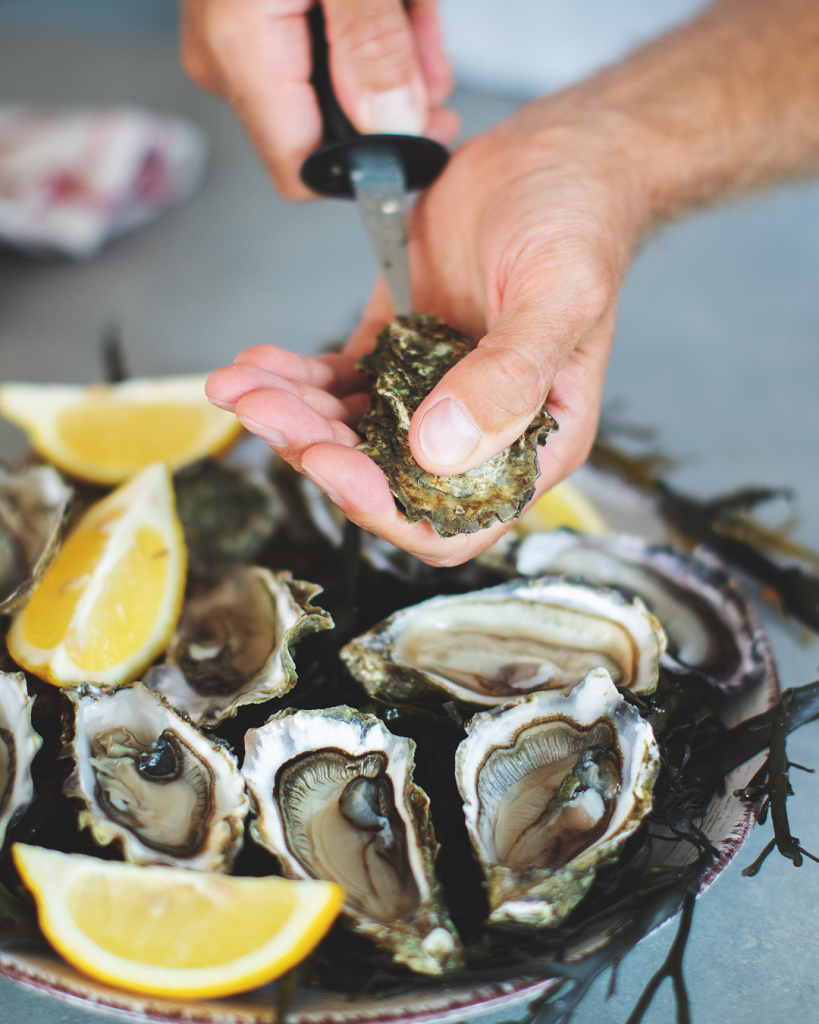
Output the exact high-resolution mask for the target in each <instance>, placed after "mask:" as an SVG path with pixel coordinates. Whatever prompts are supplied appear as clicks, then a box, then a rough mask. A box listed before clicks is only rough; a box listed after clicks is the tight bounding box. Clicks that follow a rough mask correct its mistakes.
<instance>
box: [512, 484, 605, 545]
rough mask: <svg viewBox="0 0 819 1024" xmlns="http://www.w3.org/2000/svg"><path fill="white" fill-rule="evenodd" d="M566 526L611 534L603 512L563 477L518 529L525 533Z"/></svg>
mask: <svg viewBox="0 0 819 1024" xmlns="http://www.w3.org/2000/svg"><path fill="white" fill-rule="evenodd" d="M561 526H566V527H568V528H569V529H572V530H578V531H579V532H580V533H589V534H593V535H594V534H601V533H608V530H609V526H608V523H607V522H606V520H605V519H604V518H603V516H602V515H601V514H600V512H598V511H597V509H596V508H595V507H594V505H592V503H591V502H590V501H589V499H588V498H587V497H586V496H585V494H583V493H582V492H581V491H580V490H578V488H577V487H575V485H574V484H573V483H571V481H569V480H561V482H560V483H559V484H555V486H554V487H553V488H552V489H551V490H550V491H547V492H546V493H545V494H544V495H542V497H540V498H539V499H538V500H537V501H536V502H535V503H534V505H533V506H532V507H531V508H530V509H529V511H528V512H527V513H526V515H525V516H523V517H522V518H521V520H520V522H519V523H518V525H517V527H516V529H517V531H518V532H519V533H522V534H523V535H524V536H526V535H528V534H530V533H535V532H537V531H538V530H557V529H558V528H559V527H561Z"/></svg>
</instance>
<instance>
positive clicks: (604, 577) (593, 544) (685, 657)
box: [517, 530, 771, 691]
mask: <svg viewBox="0 0 819 1024" xmlns="http://www.w3.org/2000/svg"><path fill="white" fill-rule="evenodd" d="M517 571H518V572H519V573H520V574H521V575H523V576H539V575H541V574H542V573H571V574H572V575H575V576H582V577H583V578H585V579H587V580H589V581H590V582H591V583H595V584H602V585H605V586H613V587H619V588H621V589H623V590H626V591H627V592H629V593H631V594H636V595H637V596H638V597H640V598H642V599H643V601H645V603H646V605H647V606H648V608H649V610H650V611H651V612H653V613H654V615H656V616H657V618H658V619H659V620H660V623H661V624H662V626H663V629H664V630H665V632H666V635H667V637H668V650H667V651H666V653H665V654H664V655H663V658H662V663H663V665H665V667H666V668H669V669H671V670H672V671H675V672H688V671H692V670H693V671H694V672H697V673H699V674H700V675H701V676H703V677H704V678H705V679H707V680H708V682H710V683H711V684H712V685H714V686H717V687H719V688H720V689H723V690H729V691H730V690H736V689H738V688H739V687H742V686H749V685H752V684H754V683H756V682H759V680H760V679H763V678H764V677H765V676H766V675H767V674H768V673H769V672H770V671H771V669H770V665H771V657H770V653H769V651H768V648H767V643H766V641H765V637H764V634H763V632H762V628H761V626H760V625H759V622H758V621H757V617H756V615H755V613H754V611H753V609H752V608H751V607H750V606H749V604H748V602H747V601H746V600H745V598H744V597H743V595H742V592H741V591H740V589H739V587H738V586H737V584H736V583H735V582H734V580H732V579H731V577H730V576H729V575H728V571H727V570H726V568H725V566H724V565H723V564H722V562H720V560H719V559H718V558H717V557H716V556H715V555H713V554H711V553H710V552H709V551H706V550H705V549H703V548H697V549H695V550H694V551H692V552H691V553H690V554H682V553H681V552H679V551H675V550H674V548H671V547H668V546H666V545H657V544H647V543H646V542H645V541H643V540H641V539H640V538H639V537H632V536H629V535H627V534H620V535H615V536H606V537H587V536H584V535H582V534H578V533H573V532H572V531H570V530H555V531H553V532H550V533H535V534H532V535H531V536H529V537H527V538H526V540H524V541H523V543H522V544H521V546H520V548H519V550H518V554H517Z"/></svg>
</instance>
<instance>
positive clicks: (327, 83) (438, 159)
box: [301, 4, 449, 199]
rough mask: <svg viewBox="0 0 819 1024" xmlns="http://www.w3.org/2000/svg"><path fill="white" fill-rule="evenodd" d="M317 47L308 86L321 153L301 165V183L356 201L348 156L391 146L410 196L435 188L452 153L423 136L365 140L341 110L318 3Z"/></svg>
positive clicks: (313, 27) (313, 12) (313, 31)
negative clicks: (316, 112)
mask: <svg viewBox="0 0 819 1024" xmlns="http://www.w3.org/2000/svg"><path fill="white" fill-rule="evenodd" d="M307 21H308V23H309V25H310V38H311V41H312V47H313V74H312V75H311V77H310V83H311V85H312V86H313V89H314V90H315V93H316V99H317V101H318V105H319V110H320V111H321V121H322V126H323V130H324V138H323V140H322V144H321V146H320V148H319V149H317V150H316V151H315V153H311V154H310V156H308V157H307V159H306V160H305V161H304V163H303V164H302V168H301V180H302V181H303V182H304V184H305V185H307V187H308V188H311V189H313V191H314V192H318V193H319V194H320V195H323V196H332V197H335V198H343V199H353V198H355V193H354V192H353V186H352V183H351V181H350V154H351V152H352V151H353V150H356V149H361V148H369V147H374V148H377V149H381V150H383V149H384V148H385V146H386V147H389V148H390V149H391V150H392V151H393V152H394V153H395V154H396V156H397V157H398V160H399V161H400V163H401V166H402V167H403V169H404V180H405V183H406V188H407V191H408V192H412V191H415V190H416V189H421V188H426V187H427V185H431V184H432V182H433V181H435V179H436V178H437V177H438V175H439V174H440V173H441V171H442V170H443V169H444V167H445V166H446V162H447V160H448V159H449V153H447V151H446V149H444V147H443V146H442V145H440V143H438V142H433V140H432V139H426V138H424V137H423V136H421V135H362V134H361V133H360V132H359V131H357V130H356V128H355V127H354V126H353V125H352V124H351V122H350V120H349V118H348V117H347V115H346V114H345V113H344V111H343V110H342V109H341V106H340V105H339V102H338V100H337V99H336V94H335V92H334V91H333V83H332V79H331V78H330V62H329V48H328V46H327V38H326V36H325V33H324V12H323V11H322V9H321V4H316V5H315V7H313V8H311V9H310V11H308V13H307Z"/></svg>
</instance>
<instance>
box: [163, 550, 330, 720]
mask: <svg viewBox="0 0 819 1024" xmlns="http://www.w3.org/2000/svg"><path fill="white" fill-rule="evenodd" d="M320 593H321V587H319V586H317V585H315V584H313V583H305V582H303V581H302V580H294V579H293V578H292V577H291V574H290V573H289V572H277V573H272V572H270V571H269V570H268V569H262V568H261V567H260V566H256V565H250V566H248V565H240V566H234V567H233V568H232V569H230V570H228V571H227V572H226V573H225V574H224V575H223V576H222V577H221V579H219V581H218V582H217V583H216V584H215V585H208V587H207V589H206V590H204V592H200V593H198V594H194V596H192V597H190V598H189V599H188V600H187V601H186V602H185V605H184V607H183V608H182V614H181V616H180V618H179V624H178V626H177V628H176V633H175V634H174V636H173V638H172V640H171V642H170V645H169V646H168V652H167V656H166V664H164V665H158V666H155V667H154V668H152V669H151V670H150V671H149V672H148V673H147V675H146V676H145V685H146V686H147V687H148V689H150V690H153V691H154V692H156V693H158V694H161V696H163V697H164V698H165V699H166V700H167V701H168V703H169V704H171V705H172V706H173V707H175V708H178V709H179V710H180V711H184V712H185V714H186V715H188V716H189V718H190V719H191V720H192V721H193V722H194V723H195V724H196V725H198V726H200V727H201V728H203V729H214V728H215V727H216V726H217V725H219V723H220V722H222V721H224V719H226V718H229V717H231V716H232V715H235V714H236V712H237V710H238V709H239V708H240V707H241V706H242V705H244V704H259V703H262V702H263V701H267V700H270V699H271V698H273V697H280V696H282V694H284V693H287V691H288V690H290V689H291V688H292V687H293V685H294V684H295V682H296V667H295V665H294V664H293V658H292V656H291V654H290V648H291V647H293V646H294V645H295V644H297V643H298V641H299V640H300V639H301V638H302V637H303V636H306V635H307V634H308V633H315V632H318V631H319V630H322V629H332V628H333V620H332V617H331V616H330V615H329V614H328V613H327V612H325V611H324V610H323V609H322V608H318V607H316V606H314V605H312V604H311V603H310V602H311V600H312V599H313V598H314V597H315V596H316V594H320Z"/></svg>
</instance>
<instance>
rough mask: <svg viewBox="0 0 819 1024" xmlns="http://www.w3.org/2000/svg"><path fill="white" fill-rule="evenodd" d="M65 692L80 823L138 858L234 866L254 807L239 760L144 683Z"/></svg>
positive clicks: (71, 789)
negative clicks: (72, 723) (72, 721)
mask: <svg viewBox="0 0 819 1024" xmlns="http://www.w3.org/2000/svg"><path fill="white" fill-rule="evenodd" d="M63 692H64V693H66V694H67V696H68V697H70V698H71V700H72V702H73V704H74V711H75V735H74V737H73V739H72V741H71V744H70V748H69V749H70V752H71V754H72V755H73V757H74V760H75V768H74V771H73V773H72V774H71V776H70V777H69V778H68V779H67V780H66V784H65V791H66V793H67V794H68V795H69V796H75V797H79V798H80V799H81V800H83V802H84V803H85V809H84V810H83V811H81V812H80V818H79V820H80V826H81V827H89V828H90V829H91V831H92V834H93V836H94V839H95V840H96V841H97V842H98V843H100V844H102V845H107V844H108V843H111V842H114V841H117V842H119V843H120V845H121V847H122V851H123V853H124V855H125V859H126V860H129V861H131V862H132V863H134V864H167V865H171V866H174V867H186V868H193V869H197V870H201V871H228V870H229V869H230V866H231V864H232V862H233V860H234V858H235V857H236V854H237V853H238V852H239V850H240V848H241V845H242V838H243V833H244V818H245V815H246V814H247V810H248V799H247V795H246V793H245V788H244V782H243V779H242V776H241V774H240V772H239V770H238V768H237V766H236V759H235V758H234V757H233V755H232V754H231V753H230V751H229V750H227V749H226V747H225V746H224V745H222V744H218V743H215V742H214V741H212V740H210V739H209V738H208V737H207V736H205V735H204V734H202V733H200V732H199V731H198V730H197V729H195V728H194V727H193V726H192V725H191V724H190V723H189V722H188V721H187V720H185V719H184V718H182V717H181V716H180V715H178V714H177V713H176V712H175V711H174V710H173V709H172V708H170V707H169V706H168V705H167V704H166V703H165V702H164V701H163V700H162V699H161V698H160V697H158V696H157V695H156V694H154V693H151V691H150V690H147V689H146V688H145V687H144V686H142V684H141V683H133V684H130V685H128V686H121V687H110V688H109V687H94V686H91V685H90V684H88V685H85V686H81V687H77V688H73V687H65V688H64V689H63Z"/></svg>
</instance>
